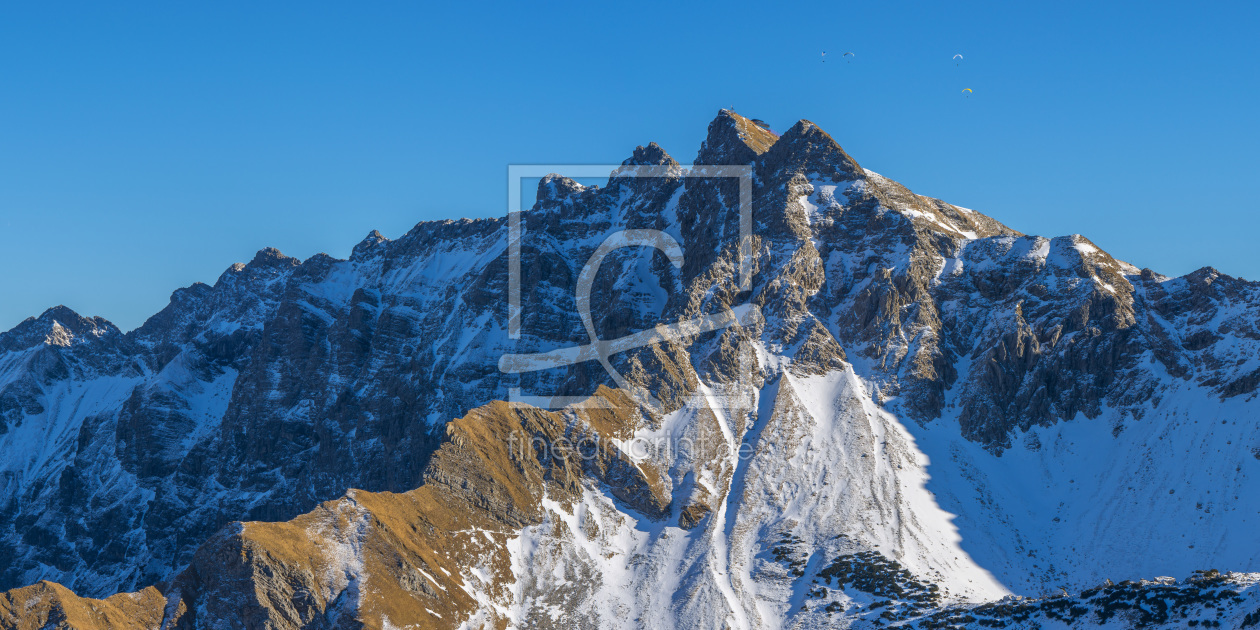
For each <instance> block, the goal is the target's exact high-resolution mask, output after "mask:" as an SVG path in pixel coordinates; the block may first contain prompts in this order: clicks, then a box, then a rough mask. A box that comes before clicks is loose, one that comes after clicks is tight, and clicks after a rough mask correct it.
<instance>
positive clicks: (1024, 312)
mask: <svg viewBox="0 0 1260 630" xmlns="http://www.w3.org/2000/svg"><path fill="white" fill-rule="evenodd" d="M723 165H728V166H743V167H750V170H748V169H745V172H746V173H748V174H747V176H746V177H744V178H743V179H742V180H741V179H740V178H732V177H726V176H722V175H721V174H722V173H725V172H726V171H725V170H723V169H716V168H712V167H717V166H723ZM641 167H651V168H649V169H646V170H645V169H643V168H641ZM706 167H709V168H706ZM648 172H650V173H651V176H643V177H638V176H635V177H631V176H627V175H628V174H634V173H639V174H642V173H648ZM537 199H538V200H537V203H535V204H534V205H533V207H531V208H529V209H528V210H526V211H524V212H522V213H521V214H520V216H519V219H520V225H519V234H520V237H519V239H516V240H512V238H513V235H514V234H515V233H516V232H515V230H514V228H513V226H512V225H511V222H510V221H509V220H508V219H507V218H501V219H483V220H461V221H444V222H435V223H421V224H420V225H417V226H416V227H415V229H413V230H412V231H411V232H409V233H407V234H406V235H404V236H402V237H401V238H398V239H396V240H389V239H386V238H385V237H383V236H381V235H380V234H379V233H376V232H373V233H372V234H371V235H369V236H368V237H367V238H366V239H364V240H363V241H362V242H361V243H359V244H358V245H357V246H355V247H354V250H353V254H352V255H351V256H350V258H349V260H338V259H334V258H331V257H329V256H326V255H317V256H314V257H312V258H310V259H307V260H305V261H301V260H296V259H294V258H290V257H287V256H285V255H283V254H281V253H280V252H278V251H275V250H272V249H267V250H263V251H261V252H259V253H258V255H257V256H256V257H255V258H254V259H253V260H252V261H251V262H249V263H247V264H236V265H233V266H232V267H230V268H229V269H228V270H227V271H225V272H224V273H223V275H222V276H221V277H220V278H219V279H218V280H217V281H216V282H215V283H214V284H213V285H204V284H195V285H193V286H191V287H187V288H184V289H180V290H178V291H176V292H175V293H174V294H173V295H172V296H171V301H170V304H169V306H167V307H166V308H165V309H164V310H162V311H161V312H159V313H157V314H156V315H154V316H153V317H152V318H150V319H149V320H148V321H147V322H146V323H145V324H144V325H143V326H141V327H140V328H138V329H136V330H134V331H131V332H128V333H123V332H122V331H120V330H119V329H118V328H117V327H115V326H113V325H112V324H110V323H109V322H107V321H105V320H103V319H101V318H87V317H83V316H81V315H78V314H76V313H74V312H72V311H71V310H69V309H66V308H64V307H58V308H53V309H51V310H49V311H47V312H45V313H44V314H43V315H40V316H39V317H35V318H31V319H28V320H27V321H25V322H23V323H22V324H20V325H19V326H17V327H16V328H14V329H13V330H11V331H8V332H6V333H3V334H0V590H5V591H6V592H3V594H2V595H0V627H3V628H23V629H25V628H32V629H34V628H272V629H290V628H382V629H384V628H425V629H428V628H451V629H456V628H470V629H471V628H496V629H503V628H687V629H691V628H694V629H710V628H711V629H714V630H717V629H724V628H734V629H751V628H758V629H761V628H835V627H839V628H844V627H851V628H874V627H907V628H995V627H999V628H1000V627H1006V628H1047V629H1049V628H1092V627H1098V628H1103V627H1106V628H1129V627H1132V628H1138V627H1140V628H1183V627H1187V626H1198V627H1218V626H1219V627H1248V626H1256V625H1260V595H1258V593H1260V588H1258V587H1257V586H1256V585H1257V582H1260V574H1255V573H1247V572H1248V571H1260V546H1257V545H1256V544H1255V543H1254V538H1255V536H1254V533H1253V532H1255V531H1256V529H1257V528H1258V527H1260V492H1256V491H1255V486H1253V485H1252V482H1251V475H1257V476H1258V478H1260V438H1257V437H1256V436H1257V431H1256V428H1257V423H1260V413H1258V412H1260V402H1258V401H1257V400H1256V398H1257V386H1260V325H1258V322H1260V316H1258V309H1260V284H1257V283H1252V282H1247V281H1244V280H1242V279H1239V278H1232V277H1229V276H1227V275H1225V274H1222V273H1220V272H1218V271H1216V270H1214V269H1211V268H1204V269H1200V270H1198V271H1195V272H1193V273H1191V274H1188V275H1186V276H1182V277H1176V278H1174V277H1167V276H1164V275H1161V274H1159V273H1157V272H1155V271H1152V270H1150V269H1137V268H1135V267H1134V266H1132V265H1130V264H1128V263H1125V262H1123V261H1120V260H1116V259H1115V258H1113V257H1112V256H1110V255H1109V254H1107V252H1106V251H1104V250H1103V249H1102V247H1101V246H1100V245H1099V244H1096V243H1094V242H1092V241H1090V240H1089V239H1087V238H1085V237H1083V236H1080V235H1071V236H1061V237H1056V238H1043V237H1039V236H1029V235H1025V234H1022V233H1020V232H1018V231H1016V230H1015V229H1012V228H1010V227H1007V226H1006V225H1003V224H1002V223H1000V222H998V221H997V220H995V219H993V218H990V217H987V216H985V215H983V214H981V213H979V212H977V211H974V210H969V209H967V208H961V207H958V206H954V205H951V204H949V203H947V202H944V201H940V200H937V199H932V198H928V197H924V196H920V195H917V194H915V193H913V192H911V191H910V190H908V189H906V188H905V187H904V186H901V185H900V184H898V183H896V182H895V181H893V180H891V179H888V178H886V177H883V176H881V175H879V174H876V173H874V172H872V171H869V170H867V169H864V168H863V167H861V166H860V165H859V164H858V162H857V160H856V159H855V158H853V157H851V156H850V155H848V154H847V153H846V152H845V151H844V150H843V149H842V148H841V147H840V145H839V144H838V143H837V142H836V141H835V140H833V139H832V137H831V136H829V135H828V134H827V133H826V132H825V131H823V130H822V129H820V128H819V127H818V126H817V125H814V124H813V123H810V122H808V121H805V120H802V121H800V122H798V123H797V124H796V125H795V126H793V127H792V128H791V129H789V130H788V131H786V132H785V133H784V134H783V135H782V136H778V135H775V134H773V133H772V132H770V131H769V130H768V129H766V128H765V127H764V126H762V125H759V124H756V123H754V122H753V121H752V120H750V119H748V118H745V117H743V116H741V115H739V114H736V113H735V112H732V111H722V112H720V113H719V114H718V116H717V118H716V119H714V120H713V122H712V123H710V125H709V129H708V135H707V137H706V139H705V141H704V143H703V145H702V146H701V148H700V150H699V152H698V154H697V155H696V156H695V159H694V160H693V161H692V163H691V164H687V165H680V163H679V162H677V161H676V160H675V159H674V158H673V157H671V156H670V155H669V154H668V153H667V152H666V151H665V150H664V149H663V148H661V147H659V146H657V145H656V144H649V145H647V146H646V147H639V148H636V149H635V150H634V152H633V154H632V156H631V157H630V158H629V159H627V160H626V161H625V162H624V163H623V165H622V168H619V169H617V171H616V172H614V173H611V174H610V177H609V180H608V182H607V184H606V185H604V186H593V187H586V186H582V185H581V184H579V183H577V182H576V181H573V180H571V179H567V178H565V177H563V176H561V175H560V174H558V175H554V176H549V177H547V178H545V179H543V180H542V182H541V183H540V185H539V189H538V197H537ZM741 199H745V200H747V201H748V202H749V205H747V206H742V205H741ZM1067 199H1070V197H1069V198H1067ZM741 210H744V211H745V212H743V213H742V214H741ZM645 234H655V235H657V236H656V237H653V238H656V240H655V241H653V243H655V245H645V244H644V243H645V242H646V241H644V240H643V235H645ZM618 239H621V240H620V241H619V240H618ZM636 239H638V240H636ZM610 243H611V244H613V245H617V244H620V245H629V246H620V247H615V246H614V247H610V246H609V244H610ZM593 257H594V258H593ZM592 260H598V261H599V264H598V265H595V264H592V263H591V261H592ZM517 262H519V269H520V274H519V275H516V276H514V275H513V272H514V269H515V268H516V267H515V265H516V264H517ZM742 271H745V272H747V273H746V275H747V277H746V278H743V277H741V276H742V275H744V274H742V273H741V272H742ZM513 278H515V279H513ZM745 279H746V280H747V282H744V281H743V280H745ZM517 287H519V296H520V310H519V312H517V311H515V310H514V309H513V308H512V307H511V306H510V304H511V296H512V294H513V293H514V290H515V289H516V288H517ZM518 315H519V319H517V316H518ZM588 315H589V317H587V316H588ZM680 322H681V323H687V322H700V323H701V324H703V323H704V322H708V323H710V324H711V325H696V326H688V325H682V324H678V323H680ZM518 323H519V329H517V324H518ZM676 324H677V325H676ZM671 326H672V328H671ZM624 340H630V341H624ZM619 344H620V345H619ZM582 347H586V348H588V349H590V348H594V350H589V351H588V353H587V354H580V352H583V351H582V350H581V348H582ZM508 355H515V356H518V357H520V356H522V355H526V356H529V355H533V356H540V355H541V356H544V357H552V358H555V357H560V358H562V359H564V360H558V361H555V362H553V363H551V364H549V365H546V366H542V367H543V368H544V369H532V368H531V369H529V370H520V369H509V368H511V366H512V365H514V364H512V362H511V361H508V360H505V359H504V357H505V356H508ZM566 357H567V358H566ZM645 392H647V393H650V396H651V399H652V400H651V404H648V402H647V401H646V399H645V397H644V396H643V393H645ZM546 401H563V404H559V405H554V406H553V405H546V404H544V403H545V402H546ZM1248 488H1251V490H1249V489H1248ZM1165 576H1167V577H1165Z"/></svg>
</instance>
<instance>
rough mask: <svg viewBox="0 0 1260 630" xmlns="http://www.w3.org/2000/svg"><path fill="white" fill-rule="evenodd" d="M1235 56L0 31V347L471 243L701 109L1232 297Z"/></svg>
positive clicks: (366, 26) (1113, 16)
mask: <svg viewBox="0 0 1260 630" xmlns="http://www.w3.org/2000/svg"><path fill="white" fill-rule="evenodd" d="M1257 31H1260V8H1258V7H1257V4H1256V3H1250V4H1248V3H1241V2H1239V3H1223V4H1214V5H1200V4H1194V3H1186V2H1178V3H1159V2H1156V3H1136V2H1135V3H1124V4H1120V3H1117V4H1109V5H1107V6H1101V5H1100V4H1099V3H1096V2H1054V3H1036V4H1034V3H1010V2H1003V3H996V2H995V3H969V2H892V1H886V0H872V1H869V2H866V3H824V2H812V3H796V4H781V3H769V2H757V3H740V2H722V3H714V4H708V5H702V4H696V5H694V6H692V5H691V4H689V3H678V2H670V3H652V2H620V3H599V4H596V5H588V4H578V3H574V4H571V5H563V4H553V5H550V6H549V7H547V8H544V7H541V6H538V5H535V4H532V3H503V4H497V3H488V2H482V3H464V4H459V5H458V6H445V7H443V6H421V5H419V4H416V3H401V2H400V3H392V2H373V3H357V5H352V4H351V3H290V4H287V5H282V4H281V3H243V2H242V3H231V2H219V3H174V2H161V3H159V2H153V3H144V2H134V3H129V4H127V6H126V7H121V6H101V5H98V4H87V3H83V4H78V3H70V2H57V3H6V4H4V5H3V6H0V330H3V329H8V328H9V327H11V326H13V325H15V324H16V323H18V322H19V321H21V320H22V319H24V318H25V317H27V316H31V315H36V314H38V313H39V312H41V311H42V310H44V309H45V308H47V307H49V306H52V305H56V304H65V305H67V306H70V307H71V308H74V309H75V310H78V311H79V312H81V313H84V314H89V315H101V316H104V317H106V318H108V319H110V320H112V321H114V322H115V323H117V324H118V325H119V326H120V327H122V328H123V329H130V328H133V327H135V326H137V325H139V324H140V323H141V322H143V320H144V319H145V318H146V317H147V316H148V315H151V314H152V313H154V312H156V311H157V310H159V309H160V308H162V307H163V306H164V305H165V304H166V302H167V300H168V298H169V296H170V293H171V291H173V290H174V289H175V288H177V287H180V286H185V285H188V284H191V283H192V282H195V281H203V282H213V281H214V280H215V279H216V278H217V277H218V275H219V274H220V273H221V272H222V271H223V270H224V269H226V268H227V267H228V266H229V265H230V264H231V263H233V262H235V261H245V260H249V259H250V258H251V257H252V256H253V252H255V251H256V250H258V249H260V248H262V247H266V246H274V247H278V248H280V249H281V250H282V251H284V252H285V253H288V254H290V255H294V256H299V257H302V258H305V257H307V256H310V255H312V254H315V253H317V252H321V251H322V252H327V253H330V254H333V255H335V256H345V255H347V254H348V253H349V251H350V248H351V247H352V246H353V245H354V244H355V243H356V242H357V241H358V240H360V239H361V238H362V237H363V236H364V235H365V234H366V233H367V232H368V231H369V230H371V229H380V230H381V231H382V232H383V233H384V234H385V235H386V236H388V237H391V238H392V237H397V236H399V235H401V234H402V233H404V232H406V231H407V230H408V229H409V228H410V227H411V226H413V225H414V224H415V223H416V222H418V221H421V220H427V219H440V218H458V217H464V216H489V215H495V214H500V213H502V212H503V209H504V207H505V195H506V183H505V174H506V165H507V164H510V163H548V162H559V163H603V162H618V161H620V160H622V159H624V158H625V157H626V156H628V155H629V153H630V151H631V150H632V149H633V148H634V146H635V145H637V144H646V143H647V142H649V141H653V140H654V141H656V142H658V143H660V144H661V145H662V146H664V147H665V148H666V150H668V151H670V152H671V153H672V154H673V155H674V156H675V157H676V158H677V159H679V160H680V161H684V162H686V161H690V160H691V159H692V158H693V157H694V156H695V151H696V149H697V148H698V147H699V143H700V141H701V139H702V138H703V136H704V131H705V126H706V124H707V123H708V121H709V120H711V119H712V118H713V116H714V115H715V114H716V112H717V110H718V109H719V108H721V107H726V106H730V105H734V106H735V107H736V109H737V110H738V111H740V112H741V113H744V114H747V115H752V116H756V117H759V118H762V119H765V120H766V121H768V122H769V123H771V125H772V126H774V127H775V128H776V129H778V130H782V129H785V128H786V127H788V126H790V125H791V124H792V123H793V122H794V121H795V120H796V119H798V118H808V119H810V120H813V121H814V122H816V123H818V124H819V125H821V126H822V127H823V128H824V129H826V130H828V131H829V132H830V133H831V134H832V135H833V136H834V137H835V138H836V139H837V140H838V141H839V142H840V143H841V144H842V145H843V146H844V147H845V149H846V150H848V152H849V153H850V154H852V155H853V156H854V157H855V158H856V159H857V160H858V161H859V162H860V163H861V164H862V165H863V166H865V167H867V168H869V169H872V170H875V171H878V172H880V173H883V174H884V175H887V176H889V177H892V178H894V179H897V180H899V181H901V182H902V183H904V184H906V185H907V186H909V187H910V188H911V189H913V190H915V191H916V192H919V193H922V194H927V195H931V196H935V197H940V198H943V199H945V200H947V201H950V202H952V203H956V204H959V205H963V206H967V207H971V208H975V209H977V210H980V211H982V212H985V213H988V214H990V215H992V216H994V217H996V218H998V219H1000V220H1002V221H1004V222H1006V223H1007V224H1008V225H1011V226H1012V227H1015V228H1016V229H1019V230H1022V231H1024V232H1028V233H1034V234H1044V235H1051V236H1053V235H1061V234H1069V233H1074V232H1079V233H1083V234H1085V235H1087V236H1089V237H1091V238H1092V239H1093V240H1095V241H1096V242H1097V243H1099V244H1100V245H1101V246H1102V247H1104V248H1105V249H1107V250H1108V251H1110V252H1111V253H1112V254H1113V255H1116V256H1117V257H1120V258H1123V259H1126V260H1129V261H1130V262H1133V263H1134V264H1137V265H1138V266H1149V267H1152V268H1154V269H1156V270H1157V271H1160V272H1162V273H1168V274H1181V273H1185V272H1188V271H1191V270H1193V269H1196V268H1198V267H1200V266H1203V265H1208V264H1211V265H1213V266H1215V267H1217V268H1219V269H1221V270H1222V271H1225V272H1227V273H1230V274H1233V275H1241V276H1243V277H1247V278H1260V257H1258V256H1257V253H1256V245H1255V239H1256V237H1255V235H1256V234H1257V232H1258V229H1257V228H1260V216H1258V215H1260V190H1258V186H1257V178H1256V175H1255V173H1256V172H1257V168H1258V167H1260V152H1258V151H1257V150H1256V148H1255V147H1257V145H1260V121H1258V120H1257V116H1256V115H1255V112H1256V111H1257V109H1260V108H1258V107H1257V104H1258V103H1260V53H1258V52H1257V50H1258V47H1257V45H1256V44H1255V43H1254V34H1255V33H1256V32H1257ZM822 50H826V51H828V53H829V54H828V61H827V63H826V64H822V63H820V62H819V57H820V54H819V53H820V52H821V51H822ZM844 51H853V52H854V53H855V55H856V56H855V57H854V59H853V60H852V61H851V62H849V63H845V62H843V61H842V60H841V59H840V53H842V52H844ZM956 53H961V54H963V55H964V56H965V59H964V61H963V63H962V64H960V65H955V64H954V62H953V61H951V57H952V56H953V55H954V54H956ZM965 87H969V88H972V89H973V90H974V94H973V95H972V96H971V97H969V98H963V97H962V96H961V95H960V91H961V90H962V88H965Z"/></svg>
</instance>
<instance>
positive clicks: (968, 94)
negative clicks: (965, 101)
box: [963, 88, 971, 97]
mask: <svg viewBox="0 0 1260 630" xmlns="http://www.w3.org/2000/svg"><path fill="white" fill-rule="evenodd" d="M963 93H964V94H966V95H967V96H968V97H970V96H971V88H963Z"/></svg>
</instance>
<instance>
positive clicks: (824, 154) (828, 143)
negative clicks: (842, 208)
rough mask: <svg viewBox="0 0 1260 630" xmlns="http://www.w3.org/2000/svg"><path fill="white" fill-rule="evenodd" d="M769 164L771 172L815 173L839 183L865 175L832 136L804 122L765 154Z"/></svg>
mask: <svg viewBox="0 0 1260 630" xmlns="http://www.w3.org/2000/svg"><path fill="white" fill-rule="evenodd" d="M766 163H767V165H768V166H770V167H771V168H772V169H778V168H780V167H784V166H787V167H796V168H797V169H798V170H800V171H802V172H809V171H816V172H818V173H820V174H822V175H828V176H830V177H831V178H832V179H834V180H836V181H846V180H855V179H861V178H862V177H863V176H864V174H865V172H864V171H863V169H862V167H861V166H859V165H858V163H857V160H854V159H853V158H852V157H851V156H849V154H848V153H846V152H845V150H844V149H843V148H841V147H840V143H838V142H836V141H835V139H834V138H832V137H831V134H828V133H827V132H826V131H823V129H822V127H819V126H818V125H816V124H814V123H812V122H810V121H808V120H805V119H801V120H798V121H796V124H795V125H792V128H791V129H788V130H787V132H785V133H784V134H783V137H781V138H779V141H778V142H776V143H775V144H774V146H773V147H771V148H770V150H769V151H767V152H766Z"/></svg>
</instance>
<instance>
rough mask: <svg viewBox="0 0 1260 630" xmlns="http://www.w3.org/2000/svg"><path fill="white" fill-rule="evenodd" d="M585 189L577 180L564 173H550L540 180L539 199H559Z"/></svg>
mask: <svg viewBox="0 0 1260 630" xmlns="http://www.w3.org/2000/svg"><path fill="white" fill-rule="evenodd" d="M583 190H586V187H585V186H583V185H581V184H579V183H577V182H576V181H574V180H572V179H569V178H568V177H565V176H563V175H558V174H556V173H550V174H548V175H547V176H546V177H544V178H542V180H541V181H539V182H538V200H539V201H559V200H561V199H564V198H565V197H568V196H569V195H572V194H576V193H580V192H582V191H583Z"/></svg>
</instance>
